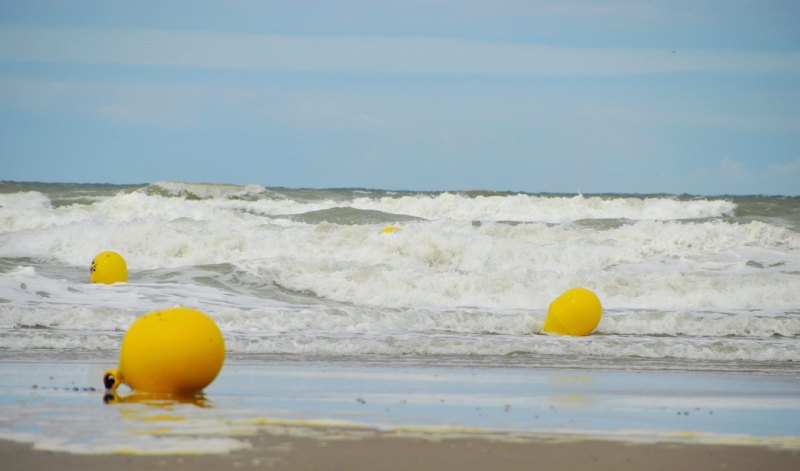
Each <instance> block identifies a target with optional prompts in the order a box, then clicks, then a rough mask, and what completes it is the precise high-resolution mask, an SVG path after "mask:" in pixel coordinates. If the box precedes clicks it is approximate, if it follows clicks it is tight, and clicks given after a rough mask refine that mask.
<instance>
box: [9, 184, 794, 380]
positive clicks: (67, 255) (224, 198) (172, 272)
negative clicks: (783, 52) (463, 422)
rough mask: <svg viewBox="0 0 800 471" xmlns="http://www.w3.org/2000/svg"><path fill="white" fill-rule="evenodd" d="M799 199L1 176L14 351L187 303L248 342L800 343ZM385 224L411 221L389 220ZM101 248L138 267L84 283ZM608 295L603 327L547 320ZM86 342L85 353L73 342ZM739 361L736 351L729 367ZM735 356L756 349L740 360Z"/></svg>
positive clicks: (771, 350)
mask: <svg viewBox="0 0 800 471" xmlns="http://www.w3.org/2000/svg"><path fill="white" fill-rule="evenodd" d="M798 206H800V203H798V199H797V198H781V197H772V198H766V197H725V198H698V197H689V196H684V197H675V196H658V195H653V196H631V195H534V194H512V193H491V192H460V193H459V192H429V193H408V192H388V191H381V190H294V189H280V188H277V189H274V188H270V189H268V188H264V187H263V186H259V185H247V186H239V185H218V184H188V183H178V182H158V183H155V184H152V185H145V186H123V187H117V186H109V185H65V184H59V185H48V184H23V183H2V184H0V348H2V349H4V350H5V351H7V352H20V351H56V352H57V351H65V352H70V353H71V354H86V355H92V352H108V351H114V350H115V349H116V348H118V343H119V339H120V336H121V333H122V332H124V330H125V329H126V328H127V327H128V326H129V325H130V324H131V323H132V322H133V320H134V319H135V318H136V317H137V316H139V315H141V314H143V313H145V312H149V311H152V310H157V309H162V308H165V307H171V306H176V305H188V306H190V307H193V308H197V309H200V310H203V311H204V312H207V313H208V314H209V315H211V316H212V317H214V319H215V320H216V321H217V322H218V323H219V325H220V327H221V328H222V329H223V333H224V334H225V336H226V342H227V344H228V348H229V352H231V353H232V354H234V355H243V356H246V355H276V354H277V355H307V356H317V357H325V356H331V357H333V356H337V357H341V356H359V355H379V356H380V355H383V356H397V355H401V356H409V355H410V356H414V357H418V358H425V357H426V356H436V357H451V358H455V357H459V356H461V357H490V358H496V359H503V358H511V357H519V356H523V357H524V356H528V357H530V358H539V357H549V358H569V357H572V358H578V357H584V356H585V357H587V358H591V359H597V361H600V362H603V363H604V364H608V363H609V362H610V363H614V362H616V363H617V364H619V365H625V364H626V362H628V361H629V360H631V359H637V361H638V360H648V361H650V360H652V361H653V362H655V361H656V360H663V359H672V360H674V361H675V362H677V363H678V364H681V365H683V366H684V367H687V366H690V365H691V364H692V362H696V361H702V362H712V363H713V362H720V364H731V365H733V364H735V365H741V364H742V362H744V368H748V366H747V363H748V362H751V363H752V364H753V365H755V364H758V365H763V364H769V363H770V362H772V363H774V364H775V365H780V368H783V369H785V368H790V367H791V365H793V364H795V363H796V362H797V361H799V360H800V311H798V307H800V234H799V233H798V229H797V228H798V214H800V211H798ZM388 225H392V226H395V227H398V228H399V229H400V230H397V231H394V232H391V233H384V232H383V231H382V229H383V228H384V227H386V226H388ZM103 250H115V251H118V252H120V253H122V254H124V256H125V258H126V260H127V262H128V266H129V269H130V278H129V281H128V283H125V284H120V285H113V286H105V285H103V286H98V285H91V284H89V283H88V266H89V262H90V261H91V260H92V258H93V257H94V256H95V255H96V254H97V253H99V252H100V251H103ZM575 286H583V287H587V288H589V289H592V290H593V291H595V292H596V293H597V294H598V295H599V296H600V299H601V301H602V303H603V306H604V308H605V315H604V317H603V320H602V321H601V323H600V325H599V326H598V329H597V331H596V332H595V334H594V335H593V336H592V337H591V338H588V339H564V338H557V337H551V336H547V335H543V334H542V325H543V322H544V317H545V315H546V311H547V306H548V304H549V303H550V302H551V301H552V300H553V299H554V298H555V297H556V296H558V295H559V294H560V293H561V292H563V291H564V290H566V289H568V288H571V287H575ZM76 352H77V353H76ZM726 362H727V363H726ZM733 367H739V366H733Z"/></svg>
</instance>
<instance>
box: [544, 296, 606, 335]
mask: <svg viewBox="0 0 800 471" xmlns="http://www.w3.org/2000/svg"><path fill="white" fill-rule="evenodd" d="M602 315H603V306H601V305H600V299H599V298H598V297H597V295H596V294H594V293H593V292H591V291H589V290H588V289H586V288H572V289H569V290H567V291H565V292H564V294H562V295H561V296H559V297H557V298H556V299H555V300H554V301H553V302H552V303H550V308H549V309H548V310H547V319H546V320H545V322H544V331H545V332H547V333H549V334H557V335H589V334H591V333H592V331H593V330H594V329H595V328H596V327H597V325H598V324H599V323H600V317H602Z"/></svg>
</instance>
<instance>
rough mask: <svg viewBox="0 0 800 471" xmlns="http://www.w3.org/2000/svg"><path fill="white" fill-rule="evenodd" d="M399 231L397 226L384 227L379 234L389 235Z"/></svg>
mask: <svg viewBox="0 0 800 471" xmlns="http://www.w3.org/2000/svg"><path fill="white" fill-rule="evenodd" d="M399 230H400V228H399V227H397V226H386V227H384V228H383V229H381V234H391V233H392V232H397V231H399Z"/></svg>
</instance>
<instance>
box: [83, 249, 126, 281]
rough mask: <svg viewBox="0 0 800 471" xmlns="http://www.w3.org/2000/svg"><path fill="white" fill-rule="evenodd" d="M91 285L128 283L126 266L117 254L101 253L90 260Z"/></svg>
mask: <svg viewBox="0 0 800 471" xmlns="http://www.w3.org/2000/svg"><path fill="white" fill-rule="evenodd" d="M90 274H91V280H92V283H105V284H107V285H108V284H112V283H121V282H125V281H128V265H127V264H126V263H125V259H124V258H122V255H120V254H118V253H117V252H110V251H108V252H101V253H99V254H97V256H96V257H95V258H94V259H93V260H92V266H91V269H90Z"/></svg>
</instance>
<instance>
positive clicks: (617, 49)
mask: <svg viewBox="0 0 800 471" xmlns="http://www.w3.org/2000/svg"><path fill="white" fill-rule="evenodd" d="M798 24H800V2H797V1H795V0H785V1H779V0H759V1H755V0H752V1H746V0H718V1H703V0H696V1H683V0H668V1H666V0H665V1H659V0H653V1H647V0H631V1H627V0H618V1H510V0H509V1H505V0H498V1H469V0H466V1H449V0H429V1H417V0H405V1H391V2H390V1H378V0H363V1H362V0H351V1H348V0H343V1H303V0H298V1H291V2H290V1H282V0H281V1H277V0H276V1H270V0H263V1H256V0H231V1H224V2H223V1H207V0H175V1H169V0H162V1H149V0H144V1H137V2H129V1H114V0H41V1H37V0H32V1H21V0H20V1H10V0H0V180H19V181H60V182H110V183H148V182H154V181H159V180H177V181H187V182H219V183H223V182H225V183H242V184H246V183H258V184H262V185H266V186H285V187H316V188H320V187H367V188H383V189H398V190H459V189H487V190H507V191H528V192H584V193H598V192H619V193H694V194H723V193H728V194H752V193H765V194H788V195H798V194H800V28H798V27H797V25H798Z"/></svg>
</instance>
